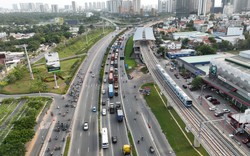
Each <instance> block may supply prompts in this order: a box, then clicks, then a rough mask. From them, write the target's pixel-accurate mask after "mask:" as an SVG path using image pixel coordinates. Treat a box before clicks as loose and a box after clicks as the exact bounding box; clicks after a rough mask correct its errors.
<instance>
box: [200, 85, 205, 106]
mask: <svg viewBox="0 0 250 156" xmlns="http://www.w3.org/2000/svg"><path fill="white" fill-rule="evenodd" d="M205 86H206V85H202V86H201V94H200V105H202V95H203V89H204V87H205Z"/></svg>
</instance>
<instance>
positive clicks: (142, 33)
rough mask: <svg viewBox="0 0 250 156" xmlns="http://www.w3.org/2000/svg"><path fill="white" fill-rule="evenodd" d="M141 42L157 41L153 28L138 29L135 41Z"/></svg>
mask: <svg viewBox="0 0 250 156" xmlns="http://www.w3.org/2000/svg"><path fill="white" fill-rule="evenodd" d="M141 40H153V41H154V40H155V37H154V33H153V28H151V27H139V28H137V29H136V31H135V34H134V38H133V41H141Z"/></svg>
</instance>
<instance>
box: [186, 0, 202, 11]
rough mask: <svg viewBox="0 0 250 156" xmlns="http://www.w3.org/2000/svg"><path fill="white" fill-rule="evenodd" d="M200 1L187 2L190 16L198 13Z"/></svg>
mask: <svg viewBox="0 0 250 156" xmlns="http://www.w3.org/2000/svg"><path fill="white" fill-rule="evenodd" d="M199 1H200V0H190V1H189V12H190V14H197V13H198V6H199Z"/></svg>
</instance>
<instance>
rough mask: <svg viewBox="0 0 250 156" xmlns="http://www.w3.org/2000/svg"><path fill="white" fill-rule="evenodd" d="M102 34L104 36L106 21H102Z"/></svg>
mask: <svg viewBox="0 0 250 156" xmlns="http://www.w3.org/2000/svg"><path fill="white" fill-rule="evenodd" d="M102 34H104V21H103V20H102Z"/></svg>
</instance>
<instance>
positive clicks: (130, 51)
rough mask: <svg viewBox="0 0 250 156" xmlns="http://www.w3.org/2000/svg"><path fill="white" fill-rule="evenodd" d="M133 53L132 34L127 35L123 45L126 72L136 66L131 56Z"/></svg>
mask: <svg viewBox="0 0 250 156" xmlns="http://www.w3.org/2000/svg"><path fill="white" fill-rule="evenodd" d="M132 54H133V36H131V37H129V39H128V41H127V43H126V46H125V64H127V68H126V71H127V72H128V73H130V72H132V71H133V70H134V68H135V67H136V62H135V59H134V58H132V57H131V56H132Z"/></svg>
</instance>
